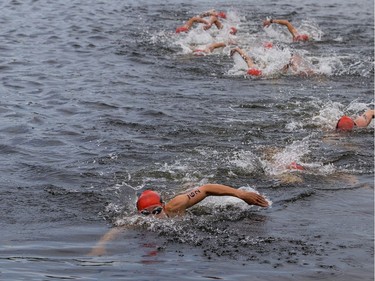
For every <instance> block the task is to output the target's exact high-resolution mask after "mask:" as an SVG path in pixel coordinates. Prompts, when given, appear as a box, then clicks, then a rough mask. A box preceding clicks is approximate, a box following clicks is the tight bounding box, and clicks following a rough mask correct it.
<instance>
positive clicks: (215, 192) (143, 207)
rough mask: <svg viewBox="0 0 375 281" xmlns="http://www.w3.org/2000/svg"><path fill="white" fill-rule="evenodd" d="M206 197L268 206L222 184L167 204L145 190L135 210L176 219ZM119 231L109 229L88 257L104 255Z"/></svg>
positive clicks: (251, 194) (261, 199) (259, 197)
mask: <svg viewBox="0 0 375 281" xmlns="http://www.w3.org/2000/svg"><path fill="white" fill-rule="evenodd" d="M208 196H233V197H237V198H239V199H242V200H243V201H244V202H246V203H247V204H249V205H256V206H260V207H264V208H266V207H268V206H269V203H268V201H267V200H266V198H265V197H263V196H262V195H260V194H258V193H256V192H251V191H246V190H241V189H236V188H232V187H229V186H226V185H222V184H205V185H202V186H200V187H197V188H195V189H193V190H191V191H189V192H187V193H185V194H180V195H177V196H176V197H174V198H173V199H171V200H170V201H169V202H167V203H164V202H163V200H162V198H161V196H160V195H159V193H157V192H155V191H152V190H146V191H144V192H143V193H142V194H141V195H140V196H139V198H138V200H137V210H138V213H139V214H140V215H143V216H147V217H148V216H152V217H154V218H168V217H169V218H170V217H178V216H183V215H184V214H185V213H186V209H188V208H190V207H192V206H194V205H196V204H198V203H199V202H201V201H202V200H203V199H205V198H206V197H208ZM121 231H123V228H122V227H115V228H111V229H110V230H109V231H108V232H107V233H106V234H104V235H103V236H102V238H101V239H100V240H99V242H98V243H97V244H96V246H95V247H94V248H93V249H92V250H91V252H90V253H89V255H94V256H97V255H103V254H105V245H106V243H107V242H108V241H110V240H113V239H114V237H115V236H116V235H118V234H119V233H120V232H121Z"/></svg>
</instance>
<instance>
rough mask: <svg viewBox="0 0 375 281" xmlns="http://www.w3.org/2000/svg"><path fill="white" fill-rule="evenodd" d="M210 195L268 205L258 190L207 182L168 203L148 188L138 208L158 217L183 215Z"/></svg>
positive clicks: (140, 197) (141, 197)
mask: <svg viewBox="0 0 375 281" xmlns="http://www.w3.org/2000/svg"><path fill="white" fill-rule="evenodd" d="M208 196H233V197H237V198H239V199H242V200H243V201H245V202H246V203H247V204H249V205H257V206H260V207H268V202H267V200H266V199H265V198H264V197H263V196H262V195H259V194H258V193H256V192H251V191H245V190H241V189H236V188H232V187H229V186H226V185H222V184H205V185H202V186H200V187H198V188H196V189H193V190H192V191H190V192H188V193H185V194H181V195H177V196H176V197H174V198H173V199H172V200H170V201H169V202H167V203H164V202H163V200H162V199H161V197H160V195H159V194H158V193H157V192H155V191H152V190H146V191H144V192H143V193H142V194H141V195H140V196H139V198H138V201H137V209H138V212H139V214H141V215H144V216H149V215H152V216H153V217H156V218H165V217H175V216H181V215H184V214H185V212H186V209H188V208H190V207H192V206H194V205H195V204H197V203H199V202H201V201H202V200H203V199H205V198H206V197H208Z"/></svg>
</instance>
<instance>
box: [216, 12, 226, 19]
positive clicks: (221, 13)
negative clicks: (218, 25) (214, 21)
mask: <svg viewBox="0 0 375 281" xmlns="http://www.w3.org/2000/svg"><path fill="white" fill-rule="evenodd" d="M217 16H218V17H219V18H223V19H226V18H227V14H226V13H224V12H219V13H217Z"/></svg>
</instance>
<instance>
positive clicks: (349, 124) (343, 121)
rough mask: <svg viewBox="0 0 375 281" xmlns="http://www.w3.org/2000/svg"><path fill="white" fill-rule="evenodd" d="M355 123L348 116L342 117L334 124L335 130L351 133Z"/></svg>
mask: <svg viewBox="0 0 375 281" xmlns="http://www.w3.org/2000/svg"><path fill="white" fill-rule="evenodd" d="M354 126H355V123H354V121H353V119H352V118H350V117H349V116H343V117H341V118H340V119H339V121H338V122H337V124H336V130H338V131H351V130H353V128H354Z"/></svg>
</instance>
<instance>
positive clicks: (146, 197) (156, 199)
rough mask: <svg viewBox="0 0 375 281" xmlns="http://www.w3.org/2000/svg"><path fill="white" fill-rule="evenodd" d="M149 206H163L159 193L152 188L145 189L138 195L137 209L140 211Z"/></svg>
mask: <svg viewBox="0 0 375 281" xmlns="http://www.w3.org/2000/svg"><path fill="white" fill-rule="evenodd" d="M151 206H152V207H153V206H163V200H162V199H161V197H160V195H159V193H157V192H155V191H152V190H145V191H144V192H142V194H141V195H140V196H139V197H138V200H137V209H138V211H142V210H144V209H146V208H149V207H151Z"/></svg>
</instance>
